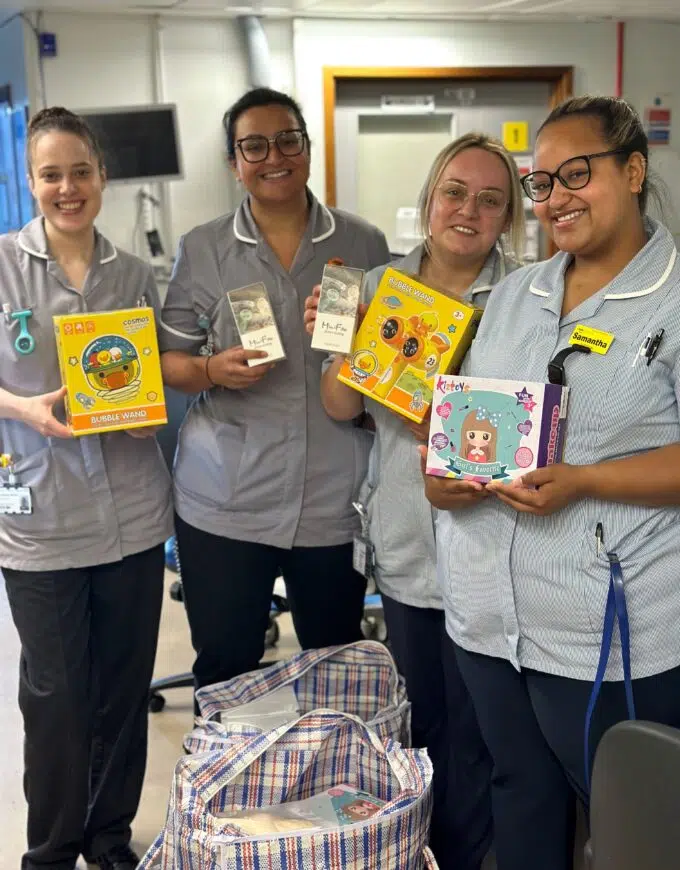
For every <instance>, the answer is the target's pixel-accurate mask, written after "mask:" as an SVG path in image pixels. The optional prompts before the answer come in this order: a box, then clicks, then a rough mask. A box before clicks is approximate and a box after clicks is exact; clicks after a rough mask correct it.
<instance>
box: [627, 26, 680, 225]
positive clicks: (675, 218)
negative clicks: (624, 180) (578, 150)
mask: <svg viewBox="0 0 680 870" xmlns="http://www.w3.org/2000/svg"><path fill="white" fill-rule="evenodd" d="M623 68H624V80H623V95H624V96H625V97H626V99H628V100H630V102H631V103H632V104H633V105H634V106H635V108H636V109H637V110H638V112H639V113H640V115H644V111H645V108H647V107H650V106H654V99H655V98H656V97H659V98H660V99H661V101H662V106H663V107H665V108H669V109H670V110H671V123H672V129H671V141H670V145H668V146H655V147H653V148H650V166H651V168H652V169H653V170H655V171H656V172H657V174H658V175H659V176H660V177H661V179H662V180H663V181H664V183H665V185H666V188H667V189H668V192H669V194H670V199H671V202H670V209H669V211H668V213H667V214H666V215H665V218H666V221H667V223H668V225H669V226H670V228H671V230H672V231H673V232H674V233H675V235H676V238H677V239H678V240H679V241H680V90H678V83H679V82H680V24H671V23H668V22H666V23H661V22H655V21H636V22H632V23H628V24H626V39H625V48H624V67H623Z"/></svg>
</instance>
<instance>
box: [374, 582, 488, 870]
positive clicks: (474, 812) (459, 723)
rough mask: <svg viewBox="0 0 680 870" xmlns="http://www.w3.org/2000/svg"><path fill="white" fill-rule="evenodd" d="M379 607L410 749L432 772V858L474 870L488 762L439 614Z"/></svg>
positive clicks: (387, 601) (479, 855)
mask: <svg viewBox="0 0 680 870" xmlns="http://www.w3.org/2000/svg"><path fill="white" fill-rule="evenodd" d="M382 599H383V606H384V612H385V620H386V622H387V631H388V637H389V644H390V647H391V649H392V653H393V655H394V658H395V661H396V662H397V667H398V668H399V672H400V673H401V674H402V676H403V677H404V679H405V681H406V689H407V692H408V696H409V698H410V700H411V704H412V729H413V745H414V746H416V747H425V748H427V750H428V752H429V755H430V758H431V759H432V764H433V767H434V783H433V792H434V807H433V815H432V828H431V842H430V845H431V847H432V851H433V852H434V853H435V857H436V858H437V863H438V864H439V867H440V868H441V870H479V867H480V866H481V863H482V861H483V860H484V856H485V855H486V853H487V852H488V851H489V847H490V845H491V838H492V824H491V796H490V785H491V759H490V757H489V754H488V752H487V750H486V747H485V745H484V742H483V740H482V736H481V733H480V730H479V726H478V724H477V719H476V716H475V711H474V708H473V705H472V701H471V699H470V696H469V694H468V691H467V688H466V686H465V683H464V682H463V679H462V677H461V675H460V671H459V670H458V665H457V662H456V656H455V648H454V645H453V641H452V640H451V639H450V638H449V637H448V635H447V634H446V628H445V626H444V612H443V611H442V610H435V609H430V608H424V607H411V606H409V605H408V604H401V603H399V602H397V601H395V600H394V599H392V598H389V597H388V596H387V595H383V596H382Z"/></svg>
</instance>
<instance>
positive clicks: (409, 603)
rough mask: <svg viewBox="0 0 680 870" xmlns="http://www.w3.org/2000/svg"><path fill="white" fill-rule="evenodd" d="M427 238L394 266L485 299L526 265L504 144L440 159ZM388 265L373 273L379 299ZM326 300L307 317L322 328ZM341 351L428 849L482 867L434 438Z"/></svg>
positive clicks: (482, 789)
mask: <svg viewBox="0 0 680 870" xmlns="http://www.w3.org/2000/svg"><path fill="white" fill-rule="evenodd" d="M420 219H421V225H422V231H423V234H424V236H425V239H426V240H425V243H424V244H422V245H418V247H416V248H414V250H413V251H411V253H410V254H408V255H407V256H406V257H404V258H402V259H400V260H397V261H396V262H394V263H393V264H392V265H393V266H394V267H395V268H397V269H402V270H404V271H405V272H408V273H411V274H414V275H420V276H421V277H422V279H423V280H424V281H425V282H426V283H429V284H430V285H431V286H433V287H438V288H443V289H444V290H445V291H446V292H449V293H455V294H456V295H458V296H459V297H462V298H464V299H466V300H468V301H470V302H473V303H474V304H475V305H478V306H484V304H485V303H486V300H487V298H488V296H489V293H490V292H491V289H492V287H493V286H494V284H496V282H497V281H499V280H501V279H502V278H503V277H504V276H505V275H506V274H507V273H508V272H510V271H513V269H515V268H517V264H516V262H515V261H514V260H513V259H512V258H511V257H509V256H506V254H505V252H504V249H503V243H502V242H501V237H502V236H503V235H504V234H505V241H506V243H507V241H508V239H510V241H511V247H512V248H513V249H514V250H521V248H522V245H523V232H524V212H523V206H522V189H521V187H520V182H519V175H518V172H517V168H516V166H515V163H514V161H513V160H512V158H511V157H510V156H509V155H508V153H507V152H506V151H505V149H504V148H503V146H502V145H501V144H500V142H497V141H496V140H494V139H491V138H489V137H488V136H485V135H482V134H477V133H468V134H466V135H465V136H462V137H461V138H460V139H457V140H456V141H454V142H452V143H451V144H450V145H447V146H446V147H445V148H444V149H443V150H442V151H441V152H440V153H439V155H438V156H437V157H436V158H435V160H434V163H433V165H432V168H431V169H430V172H429V174H428V177H427V180H426V182H425V185H424V188H423V193H422V195H421V205H420ZM384 270H385V267H384V266H381V267H379V268H377V269H374V270H373V271H372V272H371V273H370V274H369V275H368V277H367V280H366V291H367V300H366V301H370V299H371V298H372V297H373V295H374V293H375V291H376V288H377V286H378V283H379V281H380V278H381V277H382V274H383V272H384ZM316 304H317V296H316V295H315V296H313V297H311V298H310V299H308V302H307V311H306V313H305V319H306V322H307V324H308V330H309V331H310V332H311V331H312V330H313V324H314V320H315V318H316ZM342 360H343V358H342V357H338V358H337V359H336V360H335V361H333V362H329V365H328V367H327V371H326V373H325V374H324V377H323V379H322V383H321V394H322V399H323V402H324V406H325V407H326V410H327V411H328V413H329V414H330V416H331V417H333V418H335V419H338V420H346V419H351V418H352V417H353V416H355V415H356V414H357V413H359V412H360V411H361V410H362V409H363V408H364V407H366V410H368V411H369V413H370V414H371V416H372V417H373V419H374V420H375V427H376V436H375V443H374V445H373V449H372V451H371V456H370V462H369V471H368V476H367V479H366V482H365V484H364V486H363V488H362V492H361V496H360V500H361V501H362V503H363V504H364V506H365V508H366V510H367V513H368V520H369V537H370V540H371V543H372V545H373V547H374V550H375V563H376V564H375V575H376V580H377V584H378V587H379V589H380V592H381V594H382V601H383V606H384V612H385V617H386V621H387V630H388V635H389V640H390V646H391V648H392V651H393V653H394V656H395V659H396V661H397V665H398V667H399V670H400V671H401V673H402V674H403V675H404V677H405V680H406V687H407V690H408V694H409V697H410V699H411V702H412V704H413V709H412V725H413V742H414V744H415V745H416V746H424V747H427V749H428V751H429V753H430V756H431V757H432V760H433V764H434V808H433V816H432V833H431V845H432V848H433V850H434V852H435V856H436V858H437V862H438V863H439V866H440V867H442V868H443V870H447V868H455V870H475V868H479V866H480V865H481V863H482V860H483V858H484V855H485V854H486V852H487V850H488V848H489V845H490V838H491V819H490V799H489V776H490V764H489V758H488V754H487V752H486V750H485V747H484V745H483V742H482V740H481V736H480V733H479V728H478V725H477V722H476V718H475V714H474V710H473V707H472V703H471V701H470V698H469V695H468V692H467V689H466V688H465V684H464V683H463V681H462V679H461V677H460V674H459V672H458V667H457V665H456V661H455V656H454V651H453V644H452V642H451V640H450V638H449V637H448V636H447V634H446V630H445V624H444V609H443V601H442V596H441V592H440V590H439V587H438V584H437V575H436V549H435V521H436V512H435V511H433V509H432V506H431V505H430V504H429V503H428V501H427V499H426V498H425V495H424V493H423V489H422V477H421V474H420V462H419V458H418V453H417V450H416V444H415V442H414V436H415V437H416V439H418V440H427V429H428V426H429V422H426V423H425V424H423V425H417V424H411V423H409V422H408V421H407V420H405V419H404V418H403V417H400V416H398V415H397V414H395V413H393V412H391V411H390V410H389V409H387V408H385V407H384V406H383V405H381V404H379V403H378V402H375V401H373V400H371V399H365V398H364V397H363V396H362V394H361V393H358V392H357V391H356V390H353V389H351V388H350V387H347V386H346V385H345V384H342V383H340V382H339V381H338V380H337V373H338V370H339V368H340V366H341V364H342Z"/></svg>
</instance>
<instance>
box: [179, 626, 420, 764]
mask: <svg viewBox="0 0 680 870" xmlns="http://www.w3.org/2000/svg"><path fill="white" fill-rule="evenodd" d="M284 690H285V691H287V692H288V694H289V696H290V697H292V699H293V701H294V702H295V707H296V709H295V710H294V711H292V712H291V713H290V719H296V718H297V717H298V716H299V715H301V714H304V713H308V712H309V711H310V710H316V709H319V708H326V709H330V710H338V711H340V712H341V713H349V714H351V715H354V716H358V717H359V718H360V719H362V720H363V721H364V722H366V723H368V724H369V725H370V726H371V728H373V730H374V731H375V732H376V734H377V735H378V736H379V737H380V738H381V739H382V740H386V739H387V738H392V739H393V740H397V741H398V742H399V743H401V744H402V745H403V746H410V744H411V704H410V702H409V700H408V698H407V696H406V688H405V686H404V681H403V679H402V678H401V677H400V676H399V673H398V671H397V666H396V664H395V662H394V659H393V658H392V656H391V654H390V652H389V650H388V649H387V648H386V647H385V646H384V645H383V644H381V643H377V642H376V641H371V640H362V641H358V642H357V643H352V644H348V645H347V646H338V647H329V648H326V649H320V650H306V651H305V652H302V653H299V654H298V655H296V656H293V658H291V659H289V660H287V661H285V662H280V663H277V664H274V665H271V666H270V667H268V668H262V669H261V670H257V671H252V672H251V673H248V674H242V675H241V676H239V677H235V678H234V679H232V680H228V681H227V682H225V683H217V684H215V685H213V686H207V687H205V688H202V689H199V690H198V691H197V692H196V700H197V701H198V705H199V709H200V711H201V718H199V719H198V721H197V723H196V727H195V728H194V730H193V731H192V732H191V733H190V734H188V735H187V736H186V737H185V740H184V747H185V749H186V750H187V751H188V752H206V751H210V750H212V749H219V748H223V747H224V745H225V743H229V742H231V741H232V740H233V739H234V737H240V736H244V735H245V736H248V735H249V734H250V735H251V736H252V735H254V734H255V733H257V729H255V730H253V728H249V727H248V726H247V725H245V724H243V723H241V724H237V723H232V722H230V714H231V715H232V716H233V717H235V715H236V714H237V713H238V712H239V711H240V710H242V709H243V705H246V704H250V703H253V702H259V701H261V700H263V699H266V698H267V697H270V698H273V697H274V693H280V692H282V691H284ZM216 717H218V718H219V719H221V722H220V721H217V719H216ZM262 730H268V729H266V726H264V728H263V729H262Z"/></svg>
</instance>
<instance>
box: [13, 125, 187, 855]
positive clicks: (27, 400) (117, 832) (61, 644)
mask: <svg viewBox="0 0 680 870" xmlns="http://www.w3.org/2000/svg"><path fill="white" fill-rule="evenodd" d="M28 168H29V180H30V185H31V189H32V191H33V195H34V197H35V199H36V202H37V205H38V208H39V209H40V212H41V215H40V217H38V218H36V219H35V220H33V221H31V222H30V223H29V224H27V225H26V226H25V227H24V228H23V229H22V230H21V231H20V232H18V233H9V234H7V235H5V236H2V237H0V303H2V312H3V314H2V315H0V318H2V319H0V453H2V454H4V455H5V456H6V457H7V458H6V460H5V463H4V464H5V465H6V466H7V467H6V468H4V469H2V470H0V485H4V489H3V490H2V495H3V499H2V504H3V505H4V507H5V510H8V504H7V500H8V499H9V498H10V496H11V491H10V489H9V488H8V487H7V484H8V483H9V482H10V475H12V476H13V478H14V481H15V483H16V484H17V485H18V486H19V487H22V488H27V489H28V490H30V496H29V495H27V496H26V499H25V500H24V502H23V505H22V504H19V505H14V506H12V505H11V504H10V505H9V509H12V507H14V508H16V507H19V509H20V510H21V509H25V508H27V507H28V502H29V500H30V501H32V506H33V509H32V513H7V512H5V513H2V514H0V566H1V567H2V572H3V574H4V577H5V583H6V587H7V595H8V598H9V604H10V608H11V612H12V617H13V619H14V622H15V624H16V627H17V630H18V632H19V638H20V640H21V665H20V683H19V705H20V707H21V712H22V714H23V718H24V729H25V734H26V739H25V750H24V762H25V774H24V788H25V794H26V799H27V802H28V851H27V852H26V854H25V855H24V857H23V859H22V863H21V866H22V870H39V868H46V867H49V868H51V870H73V868H74V867H75V864H76V861H77V859H78V856H79V855H80V854H82V855H83V856H84V857H85V858H86V859H87V860H88V861H90V862H94V863H96V864H98V865H99V867H100V868H102V870H134V868H135V867H136V866H137V863H138V859H137V857H136V856H135V854H134V853H133V852H132V850H131V849H130V847H129V841H130V825H131V822H132V820H133V818H134V816H135V813H136V811H137V806H138V803H139V796H140V792H141V788H142V781H143V778H144V768H145V763H146V746H147V701H148V690H149V682H150V679H151V675H152V669H153V663H154V657H155V652H156V639H157V635H158V622H159V618H160V609H161V595H162V588H163V570H164V555H163V542H164V541H165V540H166V539H167V537H168V536H169V535H170V534H172V505H171V492H170V476H169V474H168V472H167V468H166V466H165V463H164V462H163V458H162V456H161V453H160V450H159V448H158V444H157V443H156V439H155V437H153V435H154V432H153V431H152V430H150V429H138V430H135V431H130V432H110V433H105V434H102V435H86V436H83V437H79V438H73V437H71V433H70V430H69V429H68V428H67V427H66V426H65V425H64V422H63V421H64V404H63V398H64V392H65V391H64V390H63V389H62V388H60V383H61V378H60V375H59V364H58V361H57V352H56V344H55V336H54V326H53V323H52V317H53V315H56V314H73V313H76V312H91V311H110V310H112V309H118V308H131V307H135V306H137V305H138V304H139V301H140V300H141V299H145V300H146V304H148V305H151V306H153V307H154V308H155V309H156V311H157V313H158V315H160V304H159V300H158V294H157V291H156V287H155V283H154V280H153V275H152V273H151V269H150V267H149V266H148V265H147V264H146V263H143V262H142V261H141V260H139V259H137V257H133V256H131V255H130V254H126V253H124V252H123V251H119V250H117V249H116V248H115V247H114V245H112V244H111V242H109V241H108V240H107V239H105V238H104V237H103V236H102V235H101V234H100V233H98V232H97V231H96V229H95V228H94V221H95V219H96V217H97V214H98V213H99V209H100V207H101V198H102V189H103V187H104V183H105V180H106V175H105V170H104V165H103V162H102V155H101V152H100V150H99V147H98V145H97V142H96V140H95V139H94V137H93V135H92V132H91V131H90V130H89V128H88V127H87V126H86V124H85V122H84V121H83V120H82V119H81V118H78V117H77V116H75V115H73V114H71V113H70V112H67V111H66V110H65V109H57V108H55V109H46V110H43V111H42V112H39V113H38V114H37V115H36V116H35V117H34V118H33V119H32V120H31V123H30V125H29V130H28ZM13 314H14V315H17V314H18V315H19V317H18V318H17V317H13V316H12V315H13ZM131 436H134V437H131Z"/></svg>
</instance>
